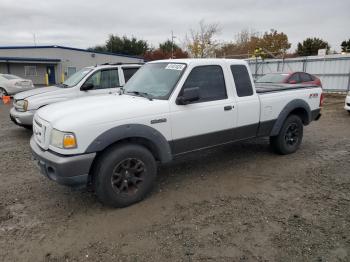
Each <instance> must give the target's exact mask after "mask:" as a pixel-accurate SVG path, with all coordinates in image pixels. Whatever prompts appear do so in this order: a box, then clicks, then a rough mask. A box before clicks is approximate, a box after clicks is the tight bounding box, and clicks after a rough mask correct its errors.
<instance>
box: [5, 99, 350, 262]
mask: <svg viewBox="0 0 350 262" xmlns="http://www.w3.org/2000/svg"><path fill="white" fill-rule="evenodd" d="M343 102H344V96H328V97H327V100H326V106H325V108H324V110H323V117H322V118H321V119H320V121H318V122H313V123H312V124H311V125H310V126H308V127H306V129H305V136H304V141H303V144H302V147H301V148H300V150H299V151H298V152H297V153H295V154H293V155H288V156H278V155H275V154H273V153H272V152H271V151H270V149H269V146H268V140H267V139H256V140H252V141H247V142H241V143H237V144H233V145H227V146H224V147H221V148H216V149H213V150H210V151H206V152H203V153H197V154H194V155H188V156H187V157H185V158H182V159H179V160H177V161H176V162H174V163H172V164H170V165H167V166H163V167H161V168H160V170H159V177H158V180H157V184H156V186H155V188H154V190H153V193H152V194H151V195H150V196H149V197H148V198H147V199H146V200H144V201H143V202H141V203H139V204H136V205H134V206H131V207H128V208H124V209H111V208H107V207H104V206H102V205H101V204H100V203H99V202H98V201H97V200H96V197H95V196H94V195H93V194H92V193H91V192H88V191H87V190H72V189H70V188H66V187H63V186H59V185H57V184H55V183H54V182H51V181H49V180H47V179H46V178H44V177H42V176H41V175H40V174H39V172H38V170H37V168H36V166H35V164H34V162H33V161H32V160H31V153H30V149H29V138H30V136H31V132H30V131H27V130H25V129H22V128H19V127H16V126H15V125H13V124H12V123H11V122H10V120H9V118H8V111H9V108H10V106H9V105H2V104H1V105H0V156H1V164H0V179H1V182H0V261H350V161H349V159H350V153H349V152H350V115H348V113H347V112H345V111H344V110H343V108H342V107H343Z"/></svg>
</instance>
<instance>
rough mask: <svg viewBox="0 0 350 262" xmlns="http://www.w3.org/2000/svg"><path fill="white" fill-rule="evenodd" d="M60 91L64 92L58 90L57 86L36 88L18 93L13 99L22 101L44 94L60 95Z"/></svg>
mask: <svg viewBox="0 0 350 262" xmlns="http://www.w3.org/2000/svg"><path fill="white" fill-rule="evenodd" d="M62 90H64V88H60V87H57V86H48V87H38V88H35V89H32V90H29V91H25V92H21V93H18V94H17V95H15V97H14V99H16V100H22V99H25V98H28V97H32V96H38V95H42V94H46V93H52V92H56V93H57V92H59V93H60V92H62Z"/></svg>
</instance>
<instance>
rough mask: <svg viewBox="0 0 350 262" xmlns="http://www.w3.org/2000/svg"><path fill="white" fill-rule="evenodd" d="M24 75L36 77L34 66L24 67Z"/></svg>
mask: <svg viewBox="0 0 350 262" xmlns="http://www.w3.org/2000/svg"><path fill="white" fill-rule="evenodd" d="M24 74H25V76H37V75H38V73H37V71H36V66H25V67H24Z"/></svg>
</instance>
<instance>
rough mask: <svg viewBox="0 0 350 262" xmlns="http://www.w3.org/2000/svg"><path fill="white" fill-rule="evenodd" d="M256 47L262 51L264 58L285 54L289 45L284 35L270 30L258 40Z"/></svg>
mask: <svg viewBox="0 0 350 262" xmlns="http://www.w3.org/2000/svg"><path fill="white" fill-rule="evenodd" d="M257 47H258V48H261V49H262V50H263V51H264V53H265V56H266V57H275V56H281V55H283V54H285V53H286V51H287V50H288V49H289V48H290V47H291V44H290V43H289V42H288V36H287V35H286V34H285V33H283V32H281V33H278V32H277V30H275V29H271V30H270V31H269V32H265V33H264V35H263V36H262V37H261V38H260V39H258V41H257Z"/></svg>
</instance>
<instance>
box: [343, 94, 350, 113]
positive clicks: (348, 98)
mask: <svg viewBox="0 0 350 262" xmlns="http://www.w3.org/2000/svg"><path fill="white" fill-rule="evenodd" d="M344 108H345V110H347V111H348V112H349V114H350V91H349V92H348V95H347V96H346V98H345V106H344Z"/></svg>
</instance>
